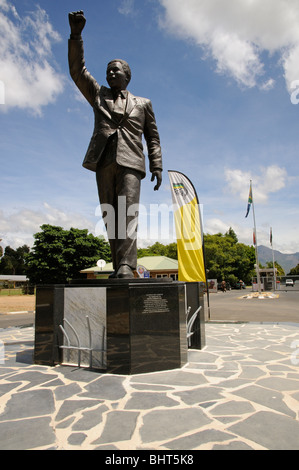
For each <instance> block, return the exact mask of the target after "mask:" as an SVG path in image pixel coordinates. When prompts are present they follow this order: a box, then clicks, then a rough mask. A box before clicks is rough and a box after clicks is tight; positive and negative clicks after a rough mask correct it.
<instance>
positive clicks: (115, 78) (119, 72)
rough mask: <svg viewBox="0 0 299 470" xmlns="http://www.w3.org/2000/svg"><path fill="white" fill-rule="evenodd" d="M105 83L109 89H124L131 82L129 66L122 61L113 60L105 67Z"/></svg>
mask: <svg viewBox="0 0 299 470" xmlns="http://www.w3.org/2000/svg"><path fill="white" fill-rule="evenodd" d="M106 78H107V82H108V84H109V86H110V88H121V89H126V88H127V86H128V84H129V83H130V80H131V69H130V67H129V64H128V63H127V62H126V61H125V60H122V59H114V60H111V62H109V64H108V65H107V74H106Z"/></svg>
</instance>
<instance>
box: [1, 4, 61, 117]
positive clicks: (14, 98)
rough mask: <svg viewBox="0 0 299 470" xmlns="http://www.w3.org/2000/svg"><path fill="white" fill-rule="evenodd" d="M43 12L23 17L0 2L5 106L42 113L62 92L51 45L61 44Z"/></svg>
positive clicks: (40, 10)
mask: <svg viewBox="0 0 299 470" xmlns="http://www.w3.org/2000/svg"><path fill="white" fill-rule="evenodd" d="M59 40H60V36H59V34H58V33H57V32H56V31H54V29H53V27H52V25H51V23H50V22H49V19H48V16H47V14H46V12H45V11H44V10H42V9H41V8H40V7H37V8H36V10H35V11H34V12H32V13H30V14H28V15H27V16H25V17H23V18H20V17H19V15H18V13H17V11H16V9H15V7H14V6H13V5H12V4H11V3H10V2H8V1H6V0H0V41H1V49H0V80H1V81H2V82H3V83H4V86H5V106H1V108H0V109H2V110H7V109H9V108H11V107H19V108H23V109H29V110H31V111H33V112H34V113H36V114H41V109H42V107H43V106H45V105H47V104H49V103H52V102H53V101H54V100H55V98H56V96H57V95H58V94H59V93H61V92H62V90H63V84H64V77H63V76H62V74H60V73H59V72H58V71H57V70H56V69H55V63H54V60H53V56H52V44H53V43H55V42H57V41H59Z"/></svg>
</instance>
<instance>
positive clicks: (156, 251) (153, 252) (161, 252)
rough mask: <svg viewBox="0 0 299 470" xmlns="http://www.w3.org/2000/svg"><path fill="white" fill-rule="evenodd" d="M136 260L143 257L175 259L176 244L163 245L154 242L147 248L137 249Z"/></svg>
mask: <svg viewBox="0 0 299 470" xmlns="http://www.w3.org/2000/svg"><path fill="white" fill-rule="evenodd" d="M137 256H138V258H142V257H143V256H167V257H168V258H172V259H177V257H178V254H177V244H176V243H170V244H169V245H163V244H162V243H160V242H156V243H154V244H153V245H151V246H148V247H147V248H138V250H137Z"/></svg>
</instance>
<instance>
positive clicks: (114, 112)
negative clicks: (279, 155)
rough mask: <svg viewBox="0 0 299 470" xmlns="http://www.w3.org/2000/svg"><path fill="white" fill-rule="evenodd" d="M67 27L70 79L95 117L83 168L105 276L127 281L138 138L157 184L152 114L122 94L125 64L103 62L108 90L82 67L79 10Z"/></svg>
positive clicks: (147, 105) (132, 264) (139, 171)
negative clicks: (107, 253) (108, 257)
mask: <svg viewBox="0 0 299 470" xmlns="http://www.w3.org/2000/svg"><path fill="white" fill-rule="evenodd" d="M69 23H70V27H71V36H70V39H69V54H68V57H69V67H70V74H71V77H72V79H73V80H74V82H75V84H76V85H77V87H78V88H79V90H80V91H81V93H82V94H83V95H84V96H85V98H86V99H87V101H88V102H89V103H90V105H91V106H92V107H93V110H94V116H95V125H94V132H93V135H92V138H91V141H90V144H89V147H88V150H87V153H86V155H85V158H84V161H83V166H84V167H85V168H87V169H89V170H91V171H94V172H95V173H96V180H97V186H98V193H99V199H100V204H101V207H102V213H103V218H104V220H105V219H106V220H105V225H106V228H107V233H108V238H109V243H110V247H111V253H112V261H113V269H114V273H113V274H112V275H111V277H117V278H132V277H133V276H134V274H133V271H134V270H135V269H136V264H137V240H136V229H137V218H138V211H136V207H138V204H139V199H140V182H141V179H143V178H144V177H145V173H146V170H145V157H144V154H143V145H142V135H144V137H145V140H146V143H147V149H148V158H149V167H150V171H151V173H152V181H154V180H156V185H155V187H154V189H155V190H158V189H159V187H160V185H161V182H162V154H161V146H160V138H159V134H158V130H157V125H156V120H155V115H154V112H153V108H152V104H151V101H150V100H148V99H146V98H141V97H137V96H133V95H132V94H131V93H130V92H129V91H128V90H127V86H128V84H129V81H130V79H131V71H130V67H129V65H128V64H127V63H126V62H125V61H123V60H121V59H115V60H113V61H111V62H109V64H108V66H107V73H106V79H107V82H108V85H109V87H110V88H107V87H105V86H100V85H99V84H98V83H97V81H96V80H95V79H94V78H93V77H92V76H91V75H90V73H89V72H88V71H87V69H86V67H85V61H84V49H83V40H82V37H81V33H82V30H83V28H84V26H85V23H86V19H85V17H84V13H83V11H78V12H73V13H70V14H69ZM120 201H121V203H122V205H123V208H122V210H120V207H119V202H120ZM107 207H112V208H113V211H112V212H113V214H114V215H113V220H111V217H110V218H107ZM130 208H131V210H130ZM132 208H133V209H132ZM134 208H135V209H134ZM122 217H123V218H122ZM121 225H123V226H124V227H125V230H123V227H121ZM134 228H135V230H134ZM124 232H125V233H124ZM129 232H130V233H129Z"/></svg>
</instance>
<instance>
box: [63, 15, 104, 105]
mask: <svg viewBox="0 0 299 470" xmlns="http://www.w3.org/2000/svg"><path fill="white" fill-rule="evenodd" d="M69 23H70V27H71V35H70V40H69V52H68V59H69V69H70V75H71V77H72V79H73V80H74V82H75V84H76V85H77V87H78V88H79V90H80V91H81V93H82V95H84V96H85V98H86V99H87V101H88V102H89V103H90V105H91V106H92V107H93V106H94V100H95V96H96V95H97V93H98V92H99V89H100V87H99V85H98V83H97V81H96V80H95V79H94V78H93V76H92V75H91V74H90V73H89V72H88V70H87V69H86V67H85V60H84V47H83V40H82V36H81V33H82V31H83V28H84V26H85V23H86V18H85V17H84V13H83V11H82V10H80V11H74V12H72V13H69Z"/></svg>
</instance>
